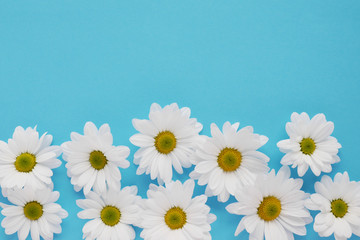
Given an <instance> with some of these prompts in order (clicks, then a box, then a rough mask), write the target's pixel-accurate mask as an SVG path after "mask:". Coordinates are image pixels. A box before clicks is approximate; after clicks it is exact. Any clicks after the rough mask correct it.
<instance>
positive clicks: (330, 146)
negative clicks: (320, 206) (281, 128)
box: [277, 112, 341, 177]
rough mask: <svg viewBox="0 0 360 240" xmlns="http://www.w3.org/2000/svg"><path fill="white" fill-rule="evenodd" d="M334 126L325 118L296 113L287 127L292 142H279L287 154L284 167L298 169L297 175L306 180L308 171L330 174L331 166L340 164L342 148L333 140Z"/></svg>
mask: <svg viewBox="0 0 360 240" xmlns="http://www.w3.org/2000/svg"><path fill="white" fill-rule="evenodd" d="M333 131H334V123H333V122H328V121H326V119H325V115H324V114H317V115H315V116H314V117H313V118H312V119H310V118H309V116H308V115H307V113H304V112H303V113H301V114H298V113H293V114H292V115H291V122H288V123H286V132H287V134H288V135H289V137H290V139H286V140H282V141H280V142H278V144H277V146H278V147H279V149H280V151H281V152H283V153H286V154H285V156H284V157H283V158H282V159H281V164H283V165H292V167H293V168H295V167H298V168H297V172H298V175H299V176H300V177H302V176H304V174H305V173H306V172H307V170H308V169H309V167H310V169H311V171H312V172H313V173H314V174H315V175H316V176H319V175H320V173H321V172H326V173H329V172H331V170H332V168H331V164H333V163H337V162H339V161H340V158H339V156H338V155H337V154H338V151H339V148H341V145H340V144H339V143H338V141H337V140H336V138H334V137H332V136H330V135H331V134H332V132H333Z"/></svg>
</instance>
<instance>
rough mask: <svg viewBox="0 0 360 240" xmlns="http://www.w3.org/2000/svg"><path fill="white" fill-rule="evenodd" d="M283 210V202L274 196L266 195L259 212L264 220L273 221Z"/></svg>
mask: <svg viewBox="0 0 360 240" xmlns="http://www.w3.org/2000/svg"><path fill="white" fill-rule="evenodd" d="M280 212H281V202H280V200H279V199H277V198H276V197H273V196H268V197H264V198H263V201H262V202H261V203H260V205H259V207H258V209H257V214H258V215H259V217H260V218H261V219H263V220H264V221H272V220H274V219H276V218H277V217H278V216H279V215H280Z"/></svg>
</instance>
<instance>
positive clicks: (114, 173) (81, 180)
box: [61, 122, 130, 194]
mask: <svg viewBox="0 0 360 240" xmlns="http://www.w3.org/2000/svg"><path fill="white" fill-rule="evenodd" d="M61 147H62V149H63V152H64V153H63V158H64V160H65V161H67V163H66V165H65V166H66V168H67V170H68V171H67V173H68V176H69V177H71V184H73V185H74V189H75V191H80V190H81V189H82V188H83V191H84V194H87V193H89V192H90V190H91V188H94V190H95V191H97V192H105V191H106V188H107V187H112V188H115V189H119V188H120V180H121V174H120V170H119V168H118V167H121V168H128V167H129V166H130V163H129V161H128V160H126V158H127V157H128V156H129V154H130V150H129V148H128V147H125V146H113V136H112V134H111V132H110V127H109V125H108V124H103V125H102V126H101V127H100V129H99V130H98V129H97V128H96V126H95V125H94V123H92V122H87V123H86V124H85V127H84V135H81V134H79V133H76V132H72V133H71V141H69V142H65V143H63V144H62V145H61Z"/></svg>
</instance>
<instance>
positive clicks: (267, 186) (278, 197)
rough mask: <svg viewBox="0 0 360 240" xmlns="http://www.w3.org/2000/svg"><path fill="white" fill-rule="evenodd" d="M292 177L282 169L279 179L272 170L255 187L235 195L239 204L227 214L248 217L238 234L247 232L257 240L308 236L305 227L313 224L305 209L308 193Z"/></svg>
mask: <svg viewBox="0 0 360 240" xmlns="http://www.w3.org/2000/svg"><path fill="white" fill-rule="evenodd" d="M289 177H290V169H289V168H288V167H287V166H284V167H282V168H281V169H280V170H279V172H278V173H277V174H276V175H275V171H274V170H271V172H270V173H268V174H261V175H259V176H258V177H257V178H256V181H255V183H254V184H253V185H248V186H245V187H244V188H243V189H241V190H240V191H238V192H237V193H236V194H235V197H236V200H237V201H238V202H236V203H232V204H229V205H228V206H227V207H226V210H227V211H228V212H230V213H232V214H237V215H245V216H244V217H243V218H242V219H241V221H240V223H239V225H238V227H237V229H236V231H235V236H237V235H238V234H239V233H240V232H242V231H243V230H244V229H246V231H247V232H248V233H249V234H250V238H249V239H253V240H262V239H264V236H265V239H266V240H279V239H282V240H286V239H289V240H293V239H294V235H293V234H294V233H295V234H297V235H301V236H304V235H306V228H305V225H306V224H308V223H310V222H311V221H312V217H311V216H310V213H309V211H308V210H307V209H306V208H305V206H304V204H305V199H306V198H307V197H308V195H307V194H306V193H304V192H303V191H301V190H300V189H301V186H302V184H303V181H302V179H293V178H289Z"/></svg>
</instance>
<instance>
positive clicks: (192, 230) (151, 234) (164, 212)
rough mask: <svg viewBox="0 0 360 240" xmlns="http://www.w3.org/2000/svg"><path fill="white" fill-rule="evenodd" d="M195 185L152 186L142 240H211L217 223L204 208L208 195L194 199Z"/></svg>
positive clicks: (177, 182) (146, 207)
mask: <svg viewBox="0 0 360 240" xmlns="http://www.w3.org/2000/svg"><path fill="white" fill-rule="evenodd" d="M194 186H195V183H194V181H193V180H187V181H186V182H185V183H184V184H182V183H181V182H180V181H176V182H170V183H167V184H166V187H163V186H160V187H158V186H155V185H153V184H151V185H150V189H149V190H148V192H147V196H148V199H145V200H143V202H142V203H143V204H142V205H143V208H144V212H143V214H142V222H141V224H140V226H141V227H142V228H143V229H144V230H143V231H142V232H141V234H140V237H142V238H143V239H145V240H168V239H177V240H210V239H211V235H210V233H209V231H210V230H211V227H210V224H211V223H212V222H214V221H215V220H216V216H215V215H214V214H211V213H209V212H210V208H209V207H208V206H207V205H206V204H205V203H206V201H207V197H206V196H205V195H201V196H197V197H195V198H192V195H193V191H194Z"/></svg>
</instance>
